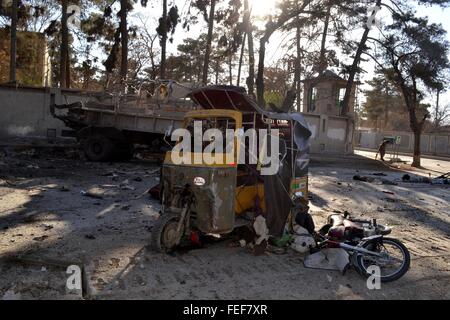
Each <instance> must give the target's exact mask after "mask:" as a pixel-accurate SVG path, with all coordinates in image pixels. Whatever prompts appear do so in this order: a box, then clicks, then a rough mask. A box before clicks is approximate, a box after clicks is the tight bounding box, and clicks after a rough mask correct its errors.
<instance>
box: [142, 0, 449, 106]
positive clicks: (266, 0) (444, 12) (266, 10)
mask: <svg viewBox="0 0 450 320" xmlns="http://www.w3.org/2000/svg"><path fill="white" fill-rule="evenodd" d="M169 3H170V1H169ZM175 3H176V4H177V6H178V8H179V10H180V13H181V14H183V12H185V10H187V8H186V7H185V3H186V1H185V0H175ZM275 4H276V0H250V6H251V7H252V15H253V16H254V17H255V18H256V20H257V21H259V23H260V24H263V23H264V20H263V19H262V17H263V16H265V15H267V14H270V13H273V12H274V11H275ZM385 10H386V9H385ZM135 14H139V15H141V16H144V17H146V18H148V19H149V25H150V26H151V25H152V23H156V19H157V18H158V17H159V15H160V10H159V8H158V7H156V8H155V7H153V8H152V7H150V6H149V7H147V8H142V7H140V6H136V8H135ZM417 14H418V15H419V16H427V17H428V18H429V20H430V22H435V23H441V24H442V25H443V27H444V29H446V30H447V31H448V32H449V34H447V38H448V40H449V41H450V19H449V17H450V8H446V9H442V8H440V7H438V6H435V7H424V6H418V7H417ZM380 15H381V17H382V18H381V19H384V18H383V12H380ZM199 21H200V23H199V24H198V25H197V26H194V27H193V28H192V29H191V31H190V32H189V33H188V32H186V31H185V30H183V29H182V28H181V27H178V28H177V30H176V36H175V37H174V39H175V41H174V42H173V43H169V44H168V53H169V54H171V53H172V54H175V53H176V51H177V50H176V48H177V45H178V44H180V43H181V42H182V41H183V38H186V37H193V35H195V34H200V33H203V32H206V31H207V26H206V24H205V23H204V21H203V19H201V18H200V19H199ZM280 44H281V37H277V36H276V35H275V36H273V37H272V38H271V40H270V42H269V44H268V46H267V54H266V57H267V59H268V60H267V61H266V65H270V64H272V63H276V60H277V59H279V56H278V53H279V52H281V50H278V48H279V47H280ZM363 67H364V68H365V70H366V71H367V74H365V75H362V78H361V81H362V82H364V81H366V80H368V79H370V78H372V76H373V70H374V67H375V64H374V63H373V62H366V63H365V64H364V66H363ZM361 89H367V86H366V85H363V86H362V87H361ZM430 98H431V99H432V100H429V102H432V101H433V103H434V97H430ZM361 99H364V97H363V96H362V97H361ZM441 102H442V104H448V103H450V90H449V91H448V92H447V93H445V94H442V95H441Z"/></svg>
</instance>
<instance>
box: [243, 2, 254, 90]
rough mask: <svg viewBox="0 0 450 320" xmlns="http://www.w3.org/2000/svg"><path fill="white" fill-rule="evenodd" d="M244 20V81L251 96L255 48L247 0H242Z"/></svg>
mask: <svg viewBox="0 0 450 320" xmlns="http://www.w3.org/2000/svg"><path fill="white" fill-rule="evenodd" d="M244 21H245V22H244V24H245V28H246V34H247V40H248V78H247V81H246V82H247V88H248V93H249V94H250V95H252V96H253V95H254V94H255V49H254V45H253V30H252V29H253V27H252V22H251V19H250V8H249V5H248V0H244ZM244 42H245V41H244Z"/></svg>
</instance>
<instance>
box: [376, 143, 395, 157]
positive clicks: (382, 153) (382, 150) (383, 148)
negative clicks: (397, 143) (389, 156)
mask: <svg viewBox="0 0 450 320" xmlns="http://www.w3.org/2000/svg"><path fill="white" fill-rule="evenodd" d="M389 143H392V142H391V141H390V140H383V142H382V143H381V144H380V146H379V147H378V152H377V154H376V155H375V159H377V158H378V154H379V155H380V159H381V161H383V162H384V156H385V154H386V146H387V145H388V144H389Z"/></svg>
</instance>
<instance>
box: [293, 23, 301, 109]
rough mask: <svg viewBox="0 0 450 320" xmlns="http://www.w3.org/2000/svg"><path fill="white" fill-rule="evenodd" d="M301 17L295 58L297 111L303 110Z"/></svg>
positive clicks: (297, 31)
mask: <svg viewBox="0 0 450 320" xmlns="http://www.w3.org/2000/svg"><path fill="white" fill-rule="evenodd" d="M300 32H301V28H300V19H299V18H298V17H297V30H296V35H295V38H296V39H295V40H296V46H297V58H296V59H295V74H294V86H295V93H296V101H297V111H298V112H300V111H301V108H302V106H301V98H302V97H301V83H300V81H301V65H302V62H301V59H302V48H301V46H300V41H301V38H300Z"/></svg>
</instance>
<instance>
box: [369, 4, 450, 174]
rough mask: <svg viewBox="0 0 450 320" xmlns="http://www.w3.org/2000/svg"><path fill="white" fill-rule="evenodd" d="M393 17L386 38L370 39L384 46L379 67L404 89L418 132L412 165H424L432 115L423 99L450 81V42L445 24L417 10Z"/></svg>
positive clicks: (409, 110) (385, 32)
mask: <svg viewBox="0 0 450 320" xmlns="http://www.w3.org/2000/svg"><path fill="white" fill-rule="evenodd" d="M392 17H393V23H392V24H390V25H388V26H386V28H385V30H384V32H383V33H382V35H383V37H382V38H381V39H374V38H370V40H372V41H374V42H375V43H376V44H377V46H379V47H380V48H381V49H382V50H381V51H378V53H377V56H376V57H375V58H376V61H377V63H378V66H379V68H381V70H383V71H384V73H385V75H386V76H387V77H388V79H389V80H390V81H392V82H393V83H395V84H396V85H397V86H398V87H399V89H400V90H401V92H402V95H403V99H404V100H405V104H406V107H407V109H408V113H409V124H410V127H411V130H412V131H413V133H414V155H413V163H412V166H414V167H420V156H421V152H420V139H421V134H422V131H423V128H424V124H425V121H426V119H427V118H428V117H429V115H430V114H429V112H428V110H426V106H425V105H424V104H422V103H421V101H422V99H423V98H424V96H425V94H424V92H425V91H426V90H436V89H438V88H441V87H442V86H443V83H446V82H448V80H447V79H448V71H449V69H450V62H449V59H448V54H449V43H448V41H447V40H446V39H445V35H446V31H445V30H444V29H442V26H441V25H436V24H430V23H429V22H428V19H426V18H419V17H417V16H415V14H414V12H411V11H408V12H405V13H397V12H394V13H393V15H392Z"/></svg>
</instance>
